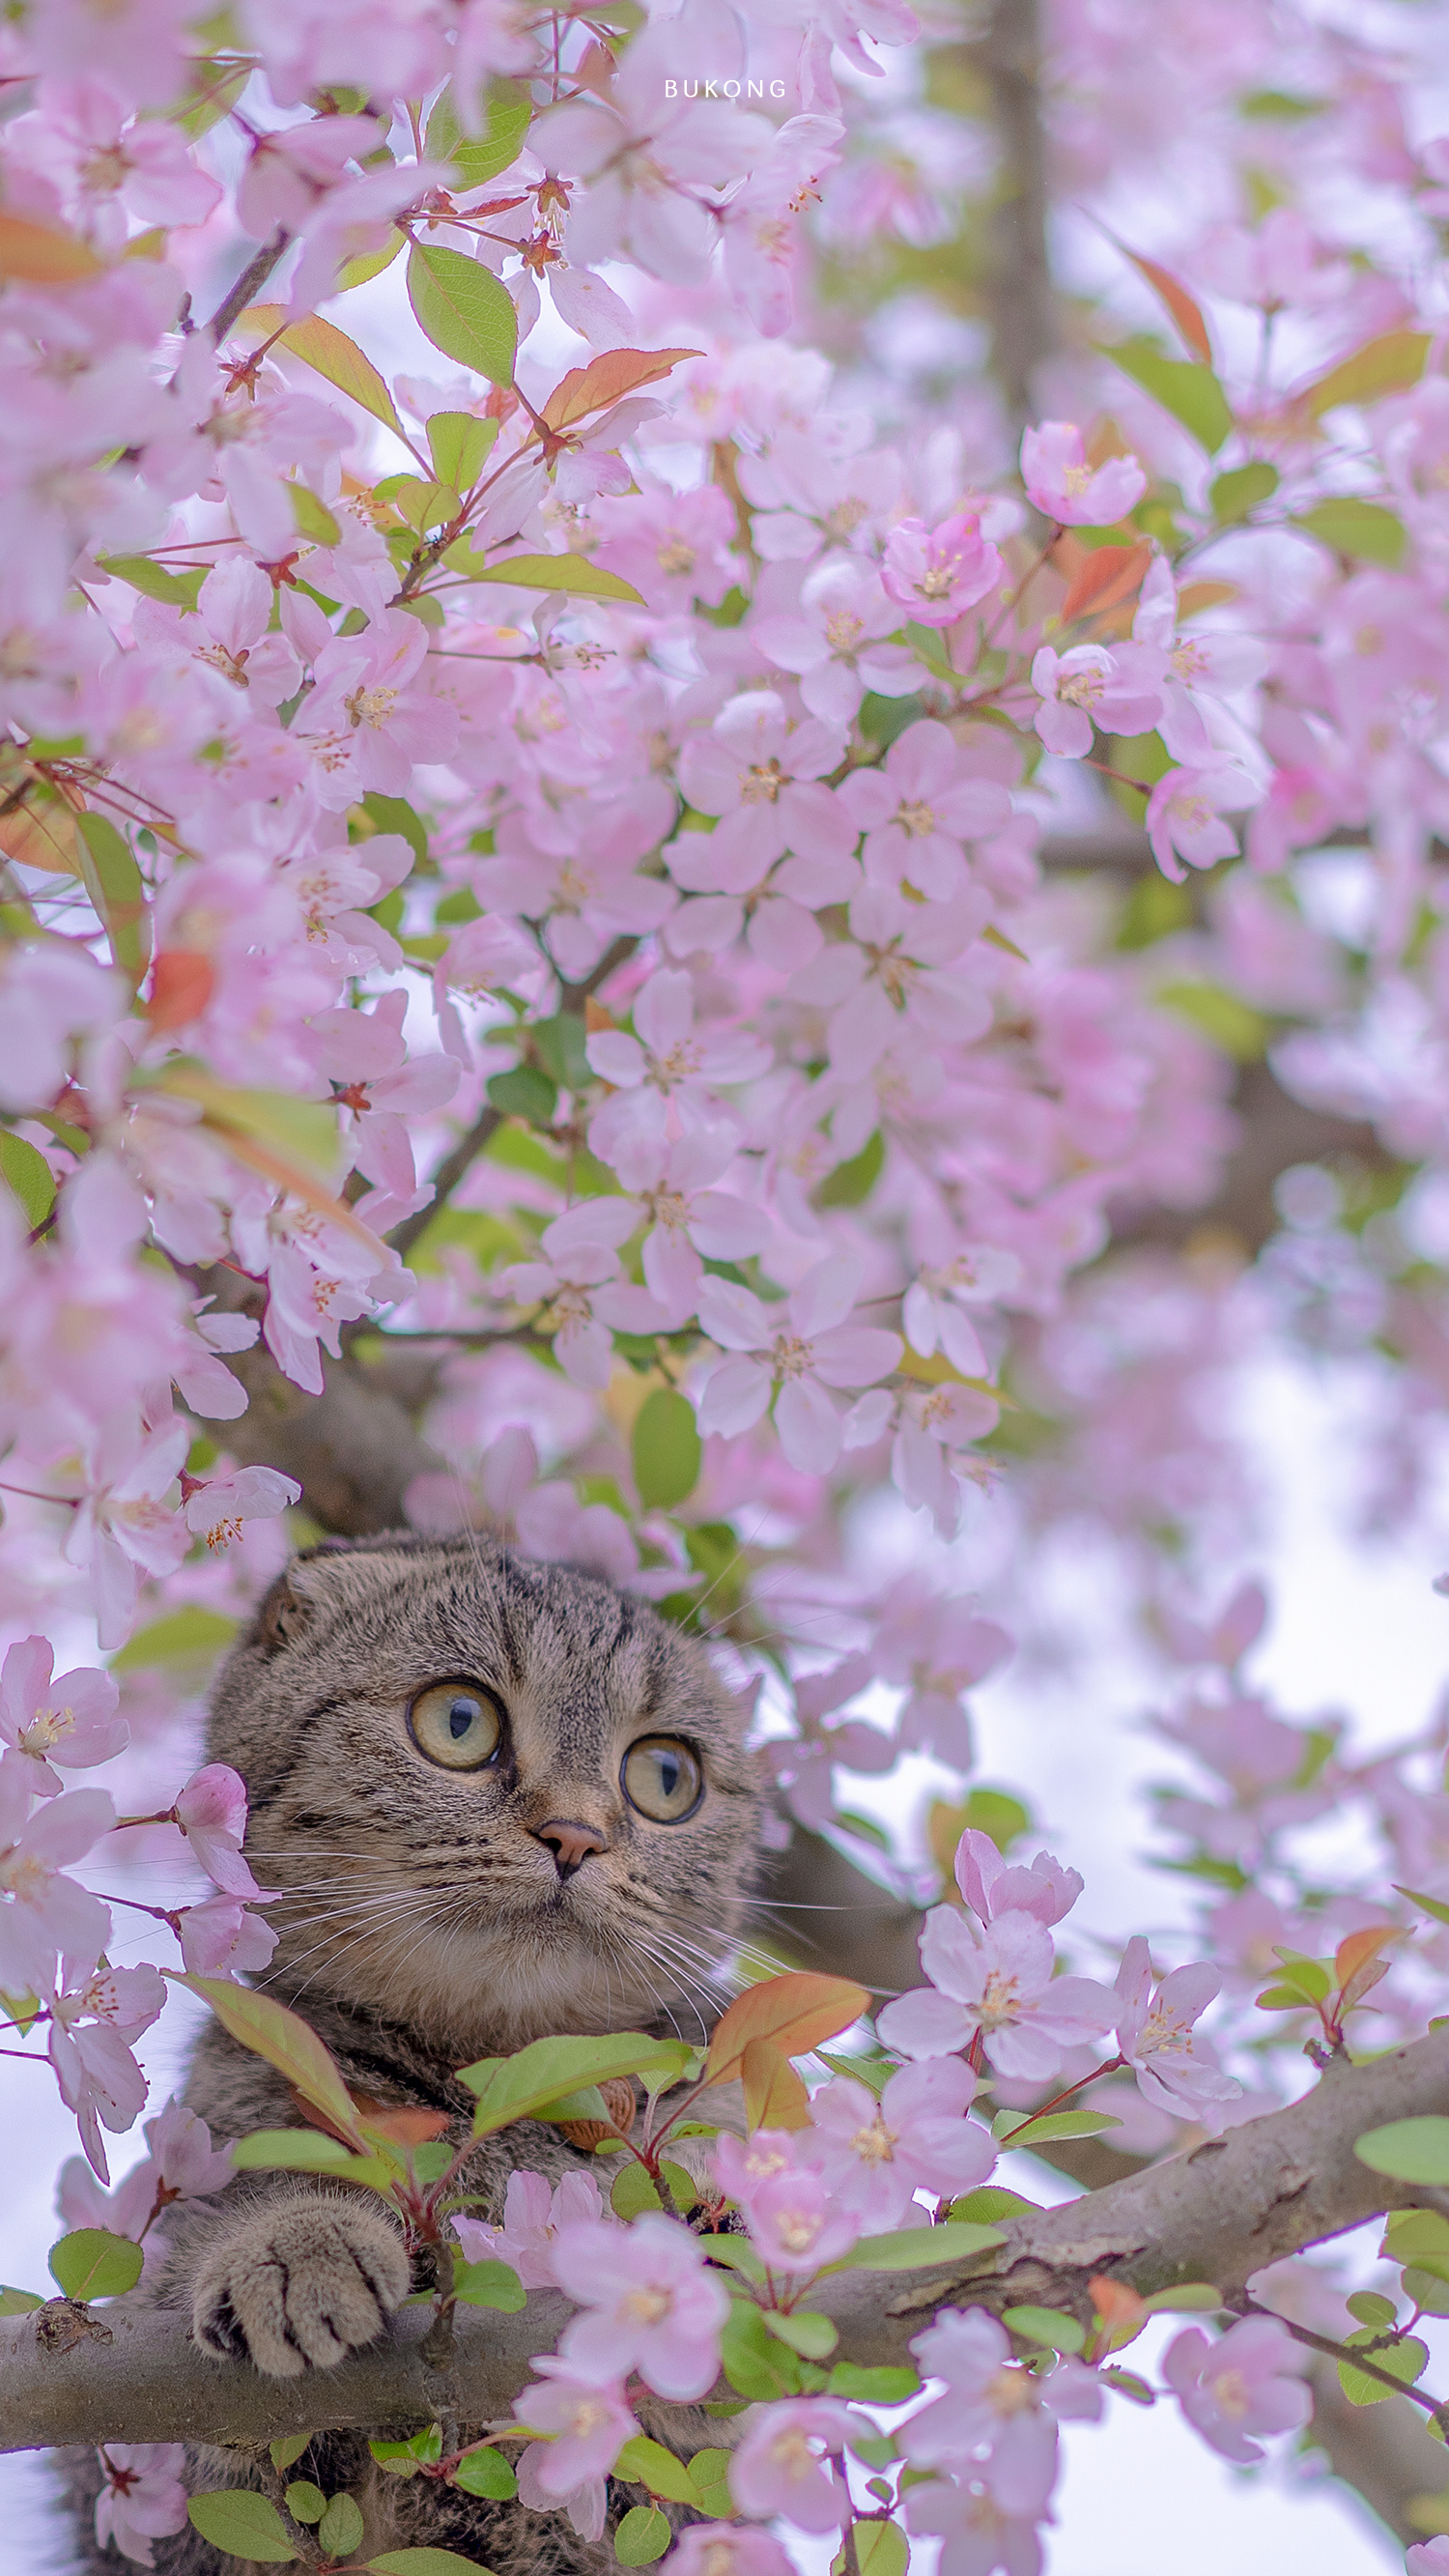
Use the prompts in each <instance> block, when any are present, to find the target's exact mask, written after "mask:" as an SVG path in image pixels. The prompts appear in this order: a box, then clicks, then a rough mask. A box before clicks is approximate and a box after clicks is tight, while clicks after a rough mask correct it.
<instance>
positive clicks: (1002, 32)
mask: <svg viewBox="0 0 1449 2576" xmlns="http://www.w3.org/2000/svg"><path fill="white" fill-rule="evenodd" d="M974 52H975V56H976V61H977V63H978V65H979V67H980V69H981V71H982V72H983V73H984V75H985V78H986V81H987V85H988V87H989V89H990V92H991V116H992V124H993V126H994V128H995V132H996V138H997V142H998V144H999V145H1000V149H1001V162H1000V167H999V170H998V174H997V193H996V204H995V207H994V208H993V211H992V215H991V235H990V248H989V268H988V276H987V305H988V309H989V312H990V317H991V363H992V368H993V370H994V372H995V375H996V379H997V382H998V384H999V385H1000V387H1001V391H1002V394H1003V396H1004V397H1005V400H1006V402H1007V404H1008V406H1009V408H1010V411H1011V413H1012V417H1013V418H1014V420H1015V421H1016V422H1017V423H1018V425H1020V424H1021V423H1024V422H1026V421H1028V420H1030V419H1032V418H1033V417H1034V405H1033V400H1032V379H1033V377H1034V375H1035V373H1036V370H1037V368H1038V367H1039V366H1040V365H1041V363H1042V361H1043V359H1044V358H1047V357H1049V356H1050V355H1051V352H1052V350H1053V349H1054V348H1055V346H1056V344H1057V314H1056V299H1055V297H1054V295H1053V292H1052V277H1051V264H1050V260H1049V258H1048V253H1047V229H1046V215H1047V186H1046V137H1045V134H1044V132H1043V128H1042V115H1041V61H1040V57H1041V17H1040V8H1039V0H993V7H992V10H991V15H990V18H989V19H988V21H987V26H986V32H985V34H984V35H983V36H982V37H981V38H980V40H979V42H978V43H977V45H976V46H975V47H974Z"/></svg>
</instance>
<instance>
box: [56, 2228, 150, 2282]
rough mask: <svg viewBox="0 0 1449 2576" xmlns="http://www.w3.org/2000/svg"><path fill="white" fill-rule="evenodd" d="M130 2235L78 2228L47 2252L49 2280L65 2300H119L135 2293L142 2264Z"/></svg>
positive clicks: (139, 2252) (105, 2230) (142, 2258)
mask: <svg viewBox="0 0 1449 2576" xmlns="http://www.w3.org/2000/svg"><path fill="white" fill-rule="evenodd" d="M144 2259H145V2258H144V2256H143V2255H142V2252H141V2248H140V2246H139V2245H136V2244H133V2243H132V2241H131V2239H130V2237H129V2236H112V2235H111V2234H110V2233H109V2231H108V2230H107V2229H106V2228H104V2227H77V2228H76V2229H75V2230H74V2232H73V2234H71V2235H69V2236H62V2238H61V2240H60V2242H59V2244H58V2245H52V2247H51V2249H50V2257H49V2261H50V2277H51V2279H52V2280H53V2281H55V2282H57V2283H58V2284H59V2286H60V2288H61V2289H62V2290H64V2292H65V2295H66V2297H67V2298H68V2299H119V2298H122V2297H123V2296H124V2294H125V2292H126V2291H127V2290H134V2288H135V2286H136V2283H137V2282H138V2281H139V2280H140V2278H141V2265H142V2262H143V2261H144Z"/></svg>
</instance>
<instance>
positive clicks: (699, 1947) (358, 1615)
mask: <svg viewBox="0 0 1449 2576" xmlns="http://www.w3.org/2000/svg"><path fill="white" fill-rule="evenodd" d="M744 1730H745V1714H744V1711H743V1709H742V1707H741V1706H740V1704H739V1702H738V1701H736V1700H735V1699H734V1698H733V1697H732V1696H731V1694H730V1693H729V1692H728V1691H727V1690H726V1689H725V1687H724V1685H723V1684H722V1683H721V1681H720V1680H719V1678H718V1676H717V1674H716V1673H715V1672H714V1671H713V1669H712V1667H711V1666H710V1664H709V1661H708V1659H707V1657H706V1656H705V1654H704V1653H703V1652H702V1650H701V1649H700V1648H699V1647H698V1646H697V1645H695V1644H694V1643H692V1642H691V1641H690V1640H688V1639H686V1638H684V1637H682V1636H681V1635H680V1634H679V1632H678V1631H677V1630H676V1629H674V1628H672V1627H671V1626H670V1625H669V1624H668V1622H667V1621H664V1620H661V1619H659V1618H658V1617H657V1616H656V1615H655V1614H654V1613H653V1612H651V1611H650V1610H648V1609H646V1608H645V1607H643V1606H642V1605H641V1604H640V1603H639V1602H637V1601H635V1600H633V1599H631V1598H629V1597H628V1596H627V1595H621V1594H619V1593H617V1592H615V1591H614V1590H613V1589H612V1588H611V1587H610V1586H609V1585H608V1584H606V1583H602V1582H598V1581H595V1580H593V1579H592V1578H590V1577H588V1576H585V1575H581V1574H577V1573H575V1572H573V1571H572V1570H570V1569H568V1568H565V1567H561V1566H554V1565H535V1564H531V1563H529V1562H527V1561H525V1560H523V1559H520V1558H517V1557H514V1556H512V1555H510V1554H508V1553H506V1552H505V1551H503V1550H500V1549H499V1548H497V1547H495V1546H493V1545H492V1544H491V1543H489V1542H487V1541H477V1540H474V1539H472V1538H469V1537H463V1538H459V1539H455V1540H446V1541H437V1542H433V1541H423V1540H415V1539H413V1540H410V1539H406V1538H403V1539H389V1538H384V1539H380V1540H373V1541H369V1542H366V1543H364V1544H363V1545H362V1546H359V1547H356V1548H344V1547H332V1546H329V1547H327V1548H324V1549H320V1550H318V1551H316V1552H315V1553H313V1554H311V1555H308V1556H304V1557H300V1558H298V1559H297V1560H296V1561H295V1563H294V1564H293V1566H292V1567H291V1569H290V1570H289V1573H288V1574H287V1576H286V1577H285V1578H284V1579H283V1582H282V1583H281V1584H279V1585H278V1586H276V1587H274V1589H273V1591H272V1593H271V1594H270V1595H269V1596H268V1599H267V1601H266V1603H264V1605H263V1608H262V1612H261V1614H260V1616H259V1618H258V1621H257V1624H256V1627H255V1629H254V1630H253V1632H252V1634H251V1635H250V1636H249V1637H248V1638H247V1639H246V1640H245V1642H244V1643H242V1644H241V1645H239V1646H238V1647H237V1648H236V1650H235V1651H234V1653H233V1654H232V1655H231V1656H230V1658H229V1659H228V1661H227V1663H226V1665H225V1666H224V1668H223V1671H222V1675H221V1679H220V1682H219V1684H218V1688H217V1692H216V1698H215V1705H214V1710H213V1716H212V1722H211V1752H212V1755H213V1757H214V1758H215V1759H217V1760H220V1761H225V1762H229V1763H231V1764H232V1765H233V1766H234V1767H235V1769H237V1770H238V1771H240V1773H241V1774H242V1777H243V1778H244V1780H245V1781H246V1783H247V1787H248V1791H249V1793H250V1799H251V1815H250V1823H249V1826H248V1833H247V1844H246V1850H247V1857H248V1859H249V1860H250V1862H251V1864H252V1868H253V1870H254V1872H255V1874H256V1877H257V1878H258V1880H259V1881H260V1883H261V1884H262V1885H263V1886H264V1887H276V1888H281V1889H282V1890H284V1891H285V1893H284V1895H283V1898H282V1900H281V1901H280V1902H279V1903H277V1904H274V1905H272V1906H271V1907H269V1908H268V1913H267V1919H268V1920H269V1921H270V1922H271V1923H272V1924H273V1925H274V1926H275V1927H277V1928H278V1929H279V1931H280V1932H281V1935H282V1938H281V1942H280V1945H279V1947H278V1950H277V1953H276V1956H275V1958H274V1960H273V1962H272V1965H271V1967H270V1968H269V1969H268V1970H267V1971H266V1972H265V1974H264V1977H263V1979H262V1980H261V1982H262V1983H263V1984H264V1985H265V1986H266V1988H267V1989H268V1991H269V1992H271V1993H274V1994H278V1995H281V1996H283V1997H285V1998H288V1999H296V2000H297V2002H298V2003H299V2005H300V2007H301V2009H302V2010H303V2011H304V2012H305V2010H306V2007H307V2000H308V1996H309V1995H311V1996H313V1997H323V1996H326V1997H330V1998H335V1999H336V2000H337V2001H339V2002H343V2003H346V2004H349V2005H352V2006H355V2007H357V2008H358V2009H360V2010H361V2011H363V2012H369V2013H377V2014H379V2015H382V2016H384V2017H385V2018H387V2019H388V2020H390V2021H392V2022H395V2023H403V2024H405V2025H407V2026H408V2027H409V2028H411V2029H412V2030H413V2031H415V2032H416V2033H417V2035H418V2036H419V2037H420V2038H423V2039H425V2040H426V2042H427V2044H428V2045H429V2046H430V2047H434V2048H436V2049H437V2050H438V2052H439V2053H440V2054H442V2055H447V2054H449V2053H452V2054H453V2055H454V2058H455V2062H459V2063H461V2062H462V2059H463V2057H464V2056H465V2055H468V2054H472V2055H479V2054H482V2053H485V2052H489V2051H499V2050H507V2049H513V2048H517V2047H520V2046H522V2045H523V2044H524V2042H525V2041H527V2040H529V2039H533V2038H536V2037H539V2036H540V2035H542V2034H543V2033H545V2032H548V2031H594V2030H605V2029H611V2028H612V2029H628V2028H636V2027H638V2026H639V2025H640V2024H641V2023H642V2024H646V2025H647V2024H650V2023H653V2024H656V2025H658V2026H660V2027H662V2028H665V2029H672V2028H677V2029H678V2031H679V2033H680V2035H681V2036H683V2037H686V2038H691V2039H697V2038H698V2037H699V2036H700V2035H701V2032H702V2029H703V2027H704V2024H703V2022H702V2019H701V2013H702V2012H703V2013H704V2014H706V2015H708V2013H710V2012H711V2011H717V2010H718V2009H719V2006H720V2003H721V2002H722V2001H723V2000H724V1998H723V1996H722V1995H721V1994H720V1993H719V1991H718V1989H717V1988H715V1989H713V1990H711V1988H710V1986H709V1984H708V1979H709V1975H710V1972H711V1970H712V1969H714V1970H717V1969H718V1967H719V1966H720V1964H721V1963H722V1961H723V1960H724V1959H725V1957H726V1956H727V1954H728V1951H729V1948H730V1945H731V1941H732V1938H733V1936H735V1935H736V1934H737V1933H738V1931H739V1929H740V1925H741V1919H742V1915H743V1912H744V1907H745V1903H746V1901H747V1898H748V1894H749V1889H750V1884H751V1880H752V1877H753V1870H754V1861H755V1854H756V1849H757V1835H758V1827H759V1816H760V1805H761V1801H760V1795H759V1789H758V1785H757V1774H756V1766H755V1763H754V1761H753V1759H752V1757H751V1756H750V1755H749V1754H748V1753H747V1752H746V1750H745V1745H744Z"/></svg>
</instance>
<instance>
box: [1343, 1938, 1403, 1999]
mask: <svg viewBox="0 0 1449 2576" xmlns="http://www.w3.org/2000/svg"><path fill="white" fill-rule="evenodd" d="M1398 1937H1399V1935H1398V1926H1397V1925H1396V1924H1393V1923H1370V1924H1367V1925H1366V1926H1365V1928H1364V1930H1363V1931H1362V1932H1350V1934H1349V1935H1348V1938H1347V1940H1346V1941H1340V1943H1339V1945H1338V1948H1337V1949H1336V1950H1335V1951H1334V1954H1333V1972H1334V1975H1335V1976H1336V1977H1337V1979H1338V1982H1339V1984H1340V1985H1341V1986H1346V1985H1347V1984H1348V1981H1349V1979H1350V1977H1356V1976H1357V1975H1358V1973H1359V1970H1360V1969H1361V1968H1363V1967H1364V1966H1365V1965H1366V1964H1367V1962H1368V1961H1369V1960H1370V1959H1374V1958H1377V1956H1378V1954H1379V1952H1380V1950H1382V1949H1383V1947H1384V1945H1385V1943H1386V1942H1389V1941H1394V1940H1397V1939H1398Z"/></svg>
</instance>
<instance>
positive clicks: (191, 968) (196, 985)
mask: <svg viewBox="0 0 1449 2576" xmlns="http://www.w3.org/2000/svg"><path fill="white" fill-rule="evenodd" d="M215 982H216V976H215V974H214V972H213V969H212V963H211V959H210V958H209V957H205V956H203V955H202V952H201V950H200V949H199V948H163V949H162V951H161V953H160V955H159V957H158V958H157V960H156V963H155V965H154V966H153V967H152V969H151V992H150V997H149V999H148V1001H147V1003H146V1017H147V1019H148V1020H149V1021H150V1023H151V1026H152V1028H153V1029H180V1028H184V1027H185V1026H186V1023H187V1021H188V1020H197V1019H200V1017H201V1014H202V1012H203V1011H204V1010H205V1008H206V1006H207V1003H208V1002H209V1001H210V999H211V995H212V987H213V986H214V984H215Z"/></svg>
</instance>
